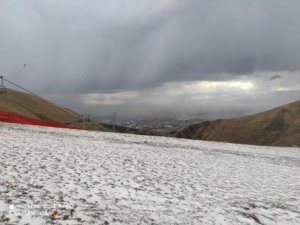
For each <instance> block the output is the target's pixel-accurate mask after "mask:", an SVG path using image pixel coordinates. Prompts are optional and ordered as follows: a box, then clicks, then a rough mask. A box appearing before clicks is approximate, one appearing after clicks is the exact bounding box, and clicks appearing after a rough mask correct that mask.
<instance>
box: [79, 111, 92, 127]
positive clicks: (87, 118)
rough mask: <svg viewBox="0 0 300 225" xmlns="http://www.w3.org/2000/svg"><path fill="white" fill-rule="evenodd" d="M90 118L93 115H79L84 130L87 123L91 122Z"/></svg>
mask: <svg viewBox="0 0 300 225" xmlns="http://www.w3.org/2000/svg"><path fill="white" fill-rule="evenodd" d="M90 117H91V115H90V114H86V115H83V114H81V115H79V118H80V119H79V121H81V129H82V130H85V122H89V121H90Z"/></svg>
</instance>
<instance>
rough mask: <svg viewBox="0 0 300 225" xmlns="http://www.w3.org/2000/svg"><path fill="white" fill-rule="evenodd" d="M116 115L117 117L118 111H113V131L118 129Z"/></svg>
mask: <svg viewBox="0 0 300 225" xmlns="http://www.w3.org/2000/svg"><path fill="white" fill-rule="evenodd" d="M116 117H117V112H114V113H113V131H116Z"/></svg>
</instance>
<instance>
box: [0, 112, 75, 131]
mask: <svg viewBox="0 0 300 225" xmlns="http://www.w3.org/2000/svg"><path fill="white" fill-rule="evenodd" d="M0 121H2V122H8V123H20V124H29V125H38V126H46V127H58V128H68V129H80V128H78V127H76V126H70V125H65V124H61V123H54V122H47V121H43V120H38V119H33V118H30V117H26V116H21V115H18V114H16V113H12V112H6V111H2V110H0Z"/></svg>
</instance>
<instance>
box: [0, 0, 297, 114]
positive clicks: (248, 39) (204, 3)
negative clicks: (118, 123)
mask: <svg viewBox="0 0 300 225" xmlns="http://www.w3.org/2000/svg"><path fill="white" fill-rule="evenodd" d="M299 8H300V1H298V0H287V1H279V0H274V1H259V0H240V1H238V0H226V1H224V0H222V1H221V0H130V1H129V0H114V1H109V0H100V1H99V0H97V1H96V0H91V1H88V2H87V1H83V0H73V1H71V0H65V1H58V0H44V1H38V0H27V1H17V0H2V1H0V28H1V29H0V49H1V51H0V59H1V60H0V74H1V75H5V77H6V78H7V79H11V80H12V81H13V82H16V83H18V84H21V85H22V86H24V87H26V88H28V89H30V90H32V91H34V92H36V93H38V94H40V95H42V96H44V97H47V98H49V99H51V100H53V101H54V102H57V103H60V104H63V105H65V106H67V107H69V108H72V109H74V110H77V111H80V112H83V113H91V114H93V115H94V116H103V115H111V114H112V112H114V111H118V112H120V114H122V115H127V116H128V115H132V116H149V115H152V114H159V113H162V114H164V113H166V114H171V115H184V114H188V115H201V113H205V114H215V115H216V116H220V117H222V115H223V116H226V115H227V114H228V113H234V112H236V113H237V114H248V113H254V112H259V111H262V110H265V109H269V108H271V107H275V106H278V105H281V104H285V103H288V102H292V101H295V100H298V99H299V98H300V73H299V71H300V44H299V40H300V26H299V23H300V15H299V12H298V11H299ZM23 64H26V65H27V66H26V68H25V69H24V70H22V71H19V70H20V68H21V67H22V66H23ZM18 71H19V72H18Z"/></svg>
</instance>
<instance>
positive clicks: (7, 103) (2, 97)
mask: <svg viewBox="0 0 300 225" xmlns="http://www.w3.org/2000/svg"><path fill="white" fill-rule="evenodd" d="M1 109H2V110H5V111H9V112H13V113H17V114H20V115H23V116H28V117H31V118H35V119H40V120H45V121H49V122H57V123H66V122H71V123H70V124H72V125H76V126H81V123H80V122H79V121H78V120H79V115H78V114H77V113H76V112H73V111H72V110H70V109H67V108H64V107H62V106H59V105H57V104H55V103H52V102H50V101H48V100H46V99H44V98H41V97H38V96H36V95H33V94H30V93H25V92H20V91H16V90H12V89H8V88H5V89H3V88H1V89H0V110H1ZM85 128H86V129H88V130H97V131H107V129H106V128H104V127H103V126H101V125H99V124H97V123H94V122H92V121H91V122H89V123H86V124H85Z"/></svg>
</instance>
